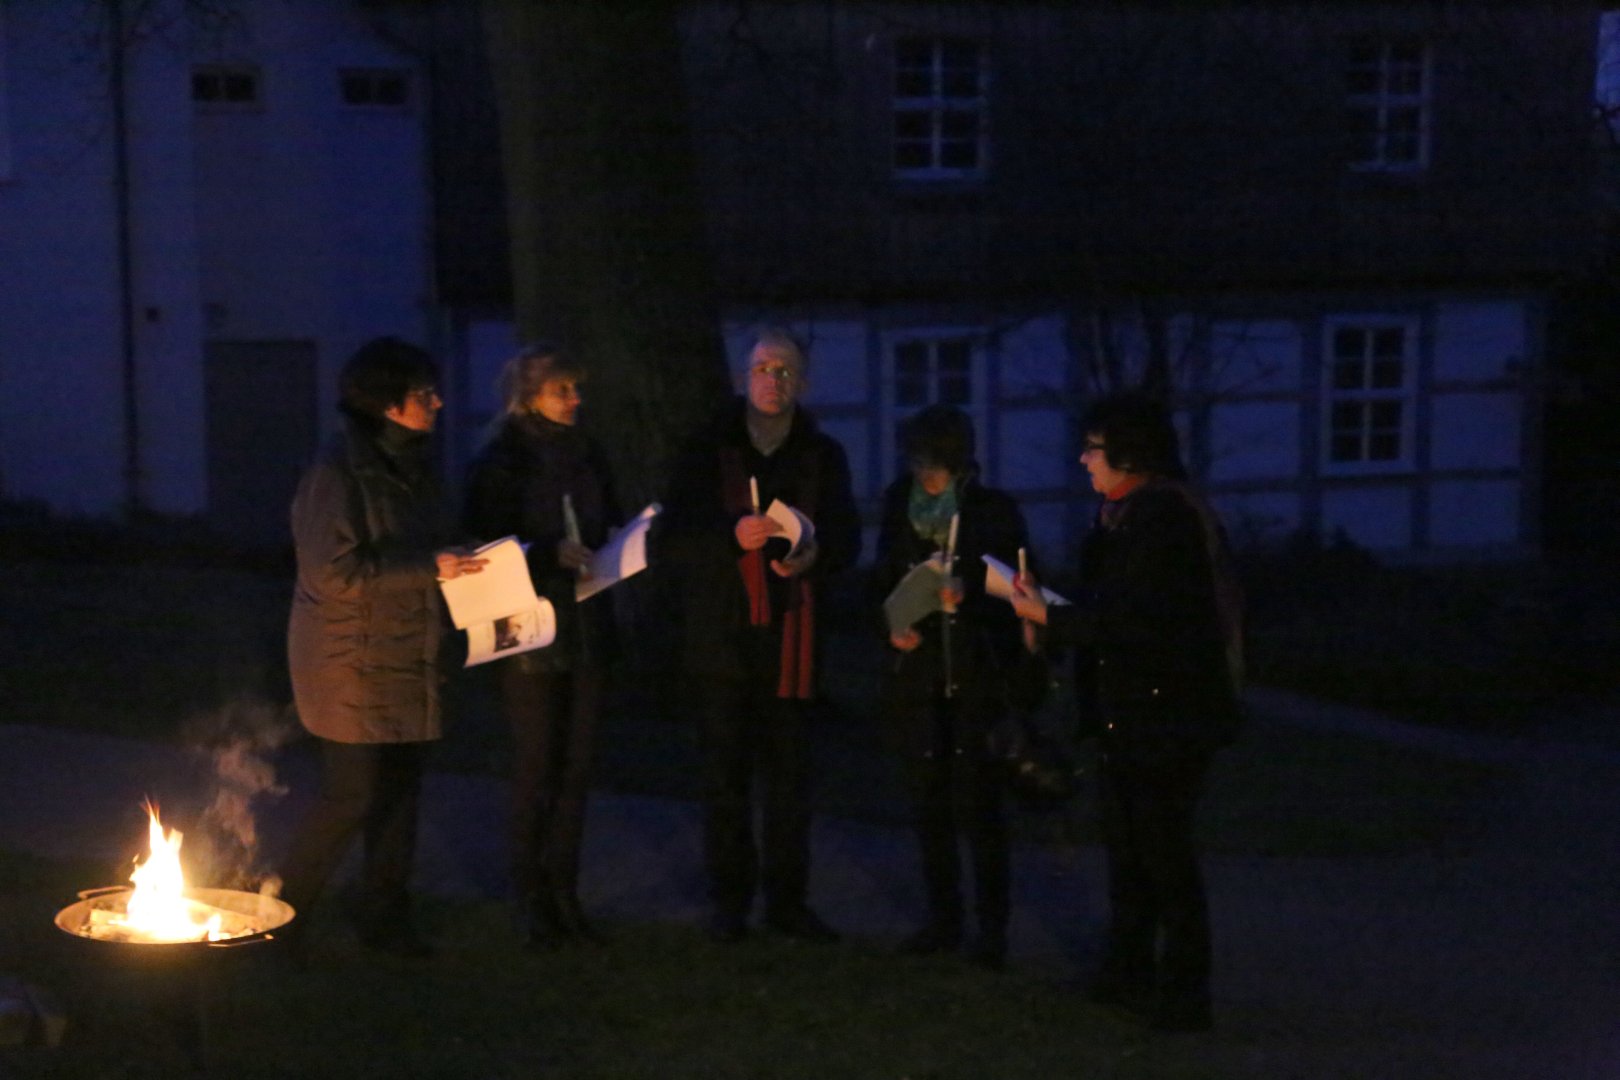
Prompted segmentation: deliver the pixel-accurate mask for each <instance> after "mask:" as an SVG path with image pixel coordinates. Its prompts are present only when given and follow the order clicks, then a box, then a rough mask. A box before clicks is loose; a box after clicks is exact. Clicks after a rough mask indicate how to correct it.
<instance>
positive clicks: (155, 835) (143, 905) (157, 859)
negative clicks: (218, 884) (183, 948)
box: [117, 803, 225, 941]
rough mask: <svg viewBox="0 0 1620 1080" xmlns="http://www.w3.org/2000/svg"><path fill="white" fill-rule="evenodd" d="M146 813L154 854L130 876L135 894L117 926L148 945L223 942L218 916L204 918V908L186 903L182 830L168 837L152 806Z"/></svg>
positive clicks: (130, 898)
mask: <svg viewBox="0 0 1620 1080" xmlns="http://www.w3.org/2000/svg"><path fill="white" fill-rule="evenodd" d="M146 813H147V817H148V819H149V820H148V822H147V835H148V840H149V844H150V847H151V851H150V854H148V856H147V859H146V861H145V862H144V863H143V862H141V861H140V860H139V859H137V860H136V862H135V871H134V873H132V874H130V875H129V880H131V881H133V882H134V883H135V890H134V891H133V892H132V893H131V894H130V897H129V903H128V905H127V907H126V909H125V913H124V917H123V918H122V919H120V920H117V922H118V924H119V925H122V926H125V927H127V928H128V929H129V930H131V931H133V932H134V933H136V934H138V935H140V936H141V937H143V938H145V939H147V940H149V941H202V940H203V939H205V938H206V939H207V940H209V941H218V940H220V939H221V938H223V937H224V936H225V935H224V934H223V933H222V932H221V930H220V922H221V920H220V916H219V914H218V913H217V912H216V913H214V914H213V915H211V916H206V917H205V911H204V909H203V906H202V905H199V904H197V903H195V902H194V901H191V900H188V899H186V896H185V891H186V878H185V874H184V872H183V871H182V870H181V869H180V841H181V839H182V838H183V837H182V834H181V833H180V832H179V830H170V831H169V832H168V833H167V834H165V833H164V831H163V826H162V825H161V824H160V823H159V822H158V814H157V807H155V806H153V805H152V804H151V803H147V804H146Z"/></svg>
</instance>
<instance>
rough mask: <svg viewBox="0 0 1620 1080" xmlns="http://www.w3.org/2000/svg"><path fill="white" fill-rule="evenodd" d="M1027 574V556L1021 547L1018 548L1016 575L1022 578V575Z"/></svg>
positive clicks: (1025, 575)
mask: <svg viewBox="0 0 1620 1080" xmlns="http://www.w3.org/2000/svg"><path fill="white" fill-rule="evenodd" d="M1028 575H1029V556H1028V555H1026V554H1024V549H1023V548H1019V549H1018V576H1019V577H1021V578H1022V577H1027V576H1028Z"/></svg>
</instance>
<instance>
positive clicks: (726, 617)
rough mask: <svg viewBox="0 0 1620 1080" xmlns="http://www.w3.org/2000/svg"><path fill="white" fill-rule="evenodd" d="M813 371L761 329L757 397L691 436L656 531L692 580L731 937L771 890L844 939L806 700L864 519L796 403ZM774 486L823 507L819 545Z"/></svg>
mask: <svg viewBox="0 0 1620 1080" xmlns="http://www.w3.org/2000/svg"><path fill="white" fill-rule="evenodd" d="M807 376H808V355H807V353H806V351H805V348H804V346H803V345H802V344H801V343H800V342H798V341H797V340H796V339H794V338H793V337H792V336H791V335H789V334H788V333H786V332H785V331H779V330H767V331H766V332H764V333H762V334H761V335H760V336H759V337H758V339H757V340H756V342H755V344H754V346H753V348H752V349H751V350H750V351H749V353H748V367H747V375H746V379H747V384H746V385H747V393H746V395H745V396H744V397H743V399H742V400H740V401H735V402H733V403H731V404H729V405H728V406H726V407H725V408H724V409H723V410H722V411H721V413H720V415H719V416H718V417H717V418H716V419H715V421H714V422H713V423H712V424H711V425H710V426H709V427H708V428H707V429H705V430H704V431H703V432H701V433H700V434H699V435H698V436H697V437H696V438H694V439H693V440H692V441H691V443H690V444H689V445H688V446H687V447H686V448H685V450H684V452H683V453H682V455H681V456H680V458H679V460H678V463H677V467H676V470H675V473H674V481H673V483H672V485H671V488H670V491H669V495H668V498H667V499H666V500H665V501H664V512H663V513H662V514H660V515H659V517H658V518H657V519H656V521H655V522H654V527H653V535H652V537H651V540H650V542H651V544H652V547H653V551H652V556H651V562H652V565H653V566H655V567H656V568H658V571H659V572H661V573H668V574H670V575H671V576H672V579H673V580H674V581H675V583H676V586H677V588H678V590H679V604H680V608H681V620H682V626H681V634H682V639H683V640H682V658H683V666H684V668H685V671H686V673H687V674H688V675H689V676H690V680H689V682H688V688H689V692H690V693H691V694H692V695H693V697H694V698H695V701H696V704H697V708H698V712H699V713H700V715H701V717H702V721H701V722H702V726H703V769H704V803H705V808H704V832H703V843H704V859H705V863H706V867H707V871H708V877H709V894H710V900H711V903H712V906H713V910H712V912H711V919H710V925H709V931H710V935H711V936H712V937H713V938H714V939H715V940H718V941H735V940H737V939H738V938H741V937H742V936H744V935H745V934H746V933H747V929H748V918H749V912H750V909H751V908H752V907H753V903H754V898H755V893H756V891H758V890H760V889H761V887H762V889H763V892H764V897H765V922H766V925H767V926H768V927H769V928H771V929H772V930H774V931H776V932H778V933H781V934H784V935H787V936H789V937H795V938H800V939H803V940H808V941H830V940H832V939H834V938H835V937H836V936H837V935H836V933H835V932H834V931H833V930H832V929H831V928H829V927H828V926H827V925H826V923H824V922H823V921H822V920H821V918H820V917H819V916H817V915H816V913H815V912H813V911H812V910H811V909H810V907H809V905H808V903H807V887H808V879H809V869H810V755H809V740H808V737H807V732H806V731H805V709H804V706H805V704H806V702H807V701H808V700H809V699H810V698H811V697H812V695H813V694H814V690H815V685H816V660H817V654H816V643H817V626H816V616H817V602H818V599H819V589H818V587H819V585H820V583H821V582H822V581H823V580H825V579H826V577H827V576H828V575H830V574H833V573H836V572H838V571H840V570H843V569H845V568H846V567H849V566H852V565H853V564H854V562H855V559H856V557H857V556H858V555H859V552H860V519H859V516H858V514H857V511H856V508H855V500H854V495H853V493H852V492H851V490H850V476H849V462H848V460H847V458H846V457H845V455H844V449H843V447H841V446H840V445H839V444H838V442H837V441H836V440H835V439H833V438H831V437H830V436H827V435H824V434H822V433H821V432H820V431H818V430H817V428H816V424H815V421H814V419H813V418H812V417H811V416H810V414H809V413H808V412H806V411H805V410H804V409H802V408H800V407H799V406H798V401H799V397H800V395H801V394H802V393H803V391H804V387H805V385H806V379H807ZM756 491H757V499H756V498H755V492H756ZM775 499H781V501H782V502H784V503H786V504H787V505H789V506H791V507H794V508H795V509H797V510H799V511H800V512H802V513H803V514H804V515H805V516H806V517H807V518H809V520H810V521H811V523H812V524H813V526H814V533H815V535H814V541H813V542H811V543H807V544H801V545H800V546H799V547H798V548H796V549H793V550H791V551H790V550H789V547H788V544H787V542H786V541H785V540H784V539H783V538H781V537H780V536H779V535H777V534H778V533H779V532H780V526H779V525H778V524H777V522H776V521H774V520H773V519H771V518H770V517H769V516H767V515H766V514H765V513H764V511H766V510H768V509H769V507H770V505H771V503H772V501H773V500H775ZM756 774H758V776H759V777H760V779H761V780H762V781H763V787H764V825H763V832H762V835H761V836H760V837H759V838H758V839H757V840H756V838H755V834H754V824H753V794H752V788H753V781H754V777H755V775H756Z"/></svg>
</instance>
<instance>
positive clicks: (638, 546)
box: [574, 503, 663, 600]
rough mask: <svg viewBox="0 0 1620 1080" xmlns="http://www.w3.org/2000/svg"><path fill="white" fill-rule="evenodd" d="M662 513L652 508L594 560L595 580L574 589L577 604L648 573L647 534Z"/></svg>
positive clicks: (624, 529)
mask: <svg viewBox="0 0 1620 1080" xmlns="http://www.w3.org/2000/svg"><path fill="white" fill-rule="evenodd" d="M662 509H663V507H661V506H659V505H658V504H657V503H653V504H651V505H650V506H648V507H647V508H646V509H644V510H642V511H641V513H639V514H637V515H636V516H635V518H634V519H632V520H631V522H630V524H628V525H626V526H625V527H624V528H622V529H620V530H619V531H618V532H616V533H614V534H613V538H612V539H611V540H609V541H608V542H607V543H605V544H603V545H602V546H601V548H599V549H598V550H597V551H596V553H595V554H594V555H592V556H591V563H590V571H591V576H590V577H588V578H586V579H585V580H584V581H581V582H579V583H578V584H577V585H575V586H574V599H575V600H587V599H589V598H590V597H593V596H595V595H596V594H597V593H599V592H601V591H602V590H603V589H606V588H609V587H610V586H613V585H617V584H618V583H619V582H621V581H623V580H624V579H625V578H627V577H633V576H635V575H636V574H639V573H641V572H642V571H643V570H645V569H647V530H648V529H650V528H651V527H652V522H653V518H655V517H657V516H658V513H659V511H660V510H662Z"/></svg>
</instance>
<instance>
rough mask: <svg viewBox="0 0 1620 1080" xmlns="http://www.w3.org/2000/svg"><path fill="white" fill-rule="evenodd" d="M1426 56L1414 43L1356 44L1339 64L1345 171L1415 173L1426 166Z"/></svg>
mask: <svg viewBox="0 0 1620 1080" xmlns="http://www.w3.org/2000/svg"><path fill="white" fill-rule="evenodd" d="M1429 82H1430V78H1429V52H1428V49H1427V48H1426V47H1425V46H1424V45H1423V43H1422V42H1419V41H1378V42H1360V43H1358V44H1355V45H1352V46H1351V47H1350V53H1349V56H1348V58H1347V62H1346V64H1345V90H1346V99H1345V120H1346V124H1347V127H1348V130H1349V135H1350V146H1351V149H1350V167H1351V168H1353V169H1358V170H1363V171H1368V172H1416V171H1418V170H1420V169H1423V168H1425V167H1427V165H1428V163H1429Z"/></svg>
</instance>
